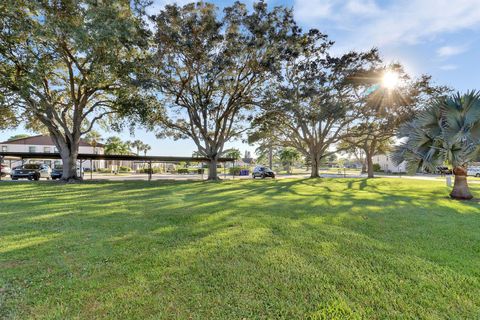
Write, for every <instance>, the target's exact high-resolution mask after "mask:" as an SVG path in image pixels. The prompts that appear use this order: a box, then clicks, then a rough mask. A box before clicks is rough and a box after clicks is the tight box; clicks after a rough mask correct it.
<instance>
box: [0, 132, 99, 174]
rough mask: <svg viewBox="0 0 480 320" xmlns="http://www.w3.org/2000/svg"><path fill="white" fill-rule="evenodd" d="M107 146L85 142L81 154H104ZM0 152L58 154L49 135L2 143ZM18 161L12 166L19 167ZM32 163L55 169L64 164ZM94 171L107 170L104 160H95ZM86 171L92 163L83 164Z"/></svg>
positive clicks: (60, 162)
mask: <svg viewBox="0 0 480 320" xmlns="http://www.w3.org/2000/svg"><path fill="white" fill-rule="evenodd" d="M104 148H105V146H104V145H103V144H101V143H97V144H96V146H93V145H91V144H90V143H88V142H86V141H85V140H81V141H80V147H79V153H86V154H104ZM0 151H2V152H29V153H58V150H57V147H56V146H55V143H54V142H53V140H52V138H51V137H50V136H47V135H38V136H33V137H28V138H21V139H15V140H11V141H3V142H0ZM17 162H18V161H13V162H12V166H17V165H19V163H17ZM31 162H42V163H45V164H48V165H49V166H51V167H53V166H55V165H60V164H62V161H61V160H58V159H34V160H33V159H32V160H31ZM92 164H93V168H94V169H100V168H105V161H104V160H95V161H93V162H92ZM82 167H83V168H85V169H91V168H90V161H85V162H84V163H83V164H82Z"/></svg>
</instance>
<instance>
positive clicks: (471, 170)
mask: <svg viewBox="0 0 480 320" xmlns="http://www.w3.org/2000/svg"><path fill="white" fill-rule="evenodd" d="M467 176H475V177H480V167H468V168H467Z"/></svg>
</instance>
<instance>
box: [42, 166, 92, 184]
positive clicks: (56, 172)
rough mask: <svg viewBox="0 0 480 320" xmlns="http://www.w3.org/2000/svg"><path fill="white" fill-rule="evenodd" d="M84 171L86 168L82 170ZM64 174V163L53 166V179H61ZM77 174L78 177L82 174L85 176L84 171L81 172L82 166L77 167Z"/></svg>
mask: <svg viewBox="0 0 480 320" xmlns="http://www.w3.org/2000/svg"><path fill="white" fill-rule="evenodd" d="M82 171H84V170H82ZM62 174H63V166H62V165H56V166H55V167H54V168H53V170H52V173H51V174H50V176H51V177H52V180H57V179H60V178H61V177H62ZM77 176H78V177H80V176H81V177H82V178H83V172H81V174H80V168H77Z"/></svg>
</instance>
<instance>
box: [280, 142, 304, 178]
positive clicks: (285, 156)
mask: <svg viewBox="0 0 480 320" xmlns="http://www.w3.org/2000/svg"><path fill="white" fill-rule="evenodd" d="M279 157H280V161H281V162H282V163H283V165H285V166H286V167H287V173H288V174H291V173H292V165H293V164H294V163H295V161H298V159H300V153H299V152H298V151H297V150H296V149H294V148H284V149H282V150H281V151H280V153H279Z"/></svg>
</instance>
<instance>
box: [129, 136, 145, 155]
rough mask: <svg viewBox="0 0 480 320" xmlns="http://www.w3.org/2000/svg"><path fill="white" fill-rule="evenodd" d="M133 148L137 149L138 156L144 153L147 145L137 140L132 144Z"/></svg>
mask: <svg viewBox="0 0 480 320" xmlns="http://www.w3.org/2000/svg"><path fill="white" fill-rule="evenodd" d="M131 146H132V148H135V149H137V156H138V155H140V151H141V150H142V151H143V148H144V146H145V144H144V143H143V141H142V140H135V141H133V142H132V143H131Z"/></svg>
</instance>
